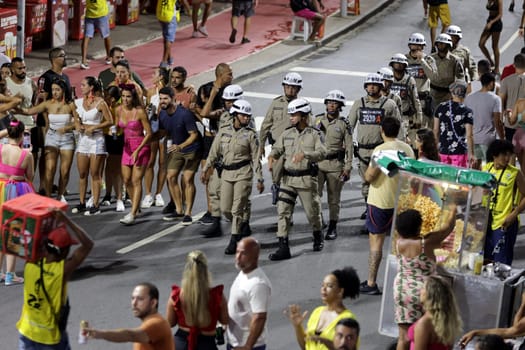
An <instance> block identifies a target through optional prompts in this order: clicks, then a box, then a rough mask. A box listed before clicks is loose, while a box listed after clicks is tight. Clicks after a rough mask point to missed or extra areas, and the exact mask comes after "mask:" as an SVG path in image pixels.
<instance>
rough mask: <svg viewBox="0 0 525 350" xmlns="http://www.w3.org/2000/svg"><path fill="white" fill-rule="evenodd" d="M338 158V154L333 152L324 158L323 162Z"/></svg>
mask: <svg viewBox="0 0 525 350" xmlns="http://www.w3.org/2000/svg"><path fill="white" fill-rule="evenodd" d="M338 157H339V152H335V153H332V154H328V155H327V156H326V157H324V159H325V160H332V159H337V158H338Z"/></svg>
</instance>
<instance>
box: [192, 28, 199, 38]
mask: <svg viewBox="0 0 525 350" xmlns="http://www.w3.org/2000/svg"><path fill="white" fill-rule="evenodd" d="M191 37H192V38H200V35H199V31H197V30H195V31H194V32H193V34H191Z"/></svg>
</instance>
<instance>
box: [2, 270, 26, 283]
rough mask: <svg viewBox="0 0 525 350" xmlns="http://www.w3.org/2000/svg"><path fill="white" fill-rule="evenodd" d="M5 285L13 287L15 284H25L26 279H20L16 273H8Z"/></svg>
mask: <svg viewBox="0 0 525 350" xmlns="http://www.w3.org/2000/svg"><path fill="white" fill-rule="evenodd" d="M4 283H5V285H6V286H12V285H15V284H20V283H24V279H23V278H22V277H18V276H17V275H16V273H14V272H6V274H5V282H4Z"/></svg>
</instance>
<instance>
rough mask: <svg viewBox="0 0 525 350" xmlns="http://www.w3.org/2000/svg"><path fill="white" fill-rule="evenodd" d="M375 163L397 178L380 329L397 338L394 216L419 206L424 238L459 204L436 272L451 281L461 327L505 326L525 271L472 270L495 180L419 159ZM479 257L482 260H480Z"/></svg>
mask: <svg viewBox="0 0 525 350" xmlns="http://www.w3.org/2000/svg"><path fill="white" fill-rule="evenodd" d="M374 161H375V162H376V163H377V164H378V165H379V166H380V168H381V169H382V170H383V171H384V172H385V173H386V174H387V175H388V176H398V177H399V186H398V193H397V198H396V208H395V213H394V222H393V225H392V230H391V235H390V248H389V251H388V256H387V258H386V273H385V281H384V287H383V289H384V290H383V295H382V301H381V313H380V319H379V333H381V334H383V335H387V336H392V337H397V336H398V326H397V324H396V323H395V320H394V298H393V285H394V278H395V276H396V274H397V270H398V266H397V264H398V262H397V257H396V252H395V247H396V240H397V233H396V230H395V225H396V222H395V218H396V217H397V215H398V214H399V213H401V212H403V211H405V210H407V209H417V210H419V211H420V213H421V215H422V218H423V225H422V228H421V234H422V235H423V236H424V235H425V234H428V233H429V232H431V231H433V230H435V229H437V228H438V227H440V226H441V224H442V222H441V220H442V219H443V217H444V216H443V215H441V213H442V211H443V210H447V209H448V208H450V204H451V203H455V204H456V205H457V215H456V225H455V228H454V230H453V231H452V233H451V234H450V235H449V236H448V237H447V238H446V239H445V240H444V242H443V244H442V247H441V249H436V250H435V254H436V260H437V261H438V273H439V274H440V275H442V276H445V277H447V278H449V279H450V281H451V285H452V288H453V290H454V294H455V296H456V299H457V302H458V306H459V309H460V313H461V317H462V319H463V323H464V326H463V327H464V330H465V331H468V330H471V329H475V328H492V327H507V326H508V325H509V324H510V323H511V322H512V316H513V314H514V313H515V311H516V310H517V308H518V306H519V305H520V302H521V292H522V289H523V281H524V280H525V278H524V277H522V276H523V275H524V274H525V270H517V269H513V270H511V271H510V273H509V274H508V276H505V277H502V278H499V277H498V276H496V275H495V274H494V273H493V270H492V268H491V269H488V268H487V267H484V268H483V269H475V262H476V260H478V261H479V259H480V258H481V259H482V256H483V247H484V242H485V233H486V227H487V221H488V215H489V207H488V198H490V195H491V193H492V189H493V188H494V187H495V184H496V181H495V179H494V177H493V176H492V175H491V174H488V173H484V172H480V171H475V170H470V169H463V168H456V167H452V166H448V165H444V164H442V163H436V162H427V161H425V162H421V161H416V160H414V159H407V158H404V157H403V156H402V155H400V154H396V153H392V152H384V153H383V154H380V155H378V156H377V157H375V159H374ZM481 261H482V260H481Z"/></svg>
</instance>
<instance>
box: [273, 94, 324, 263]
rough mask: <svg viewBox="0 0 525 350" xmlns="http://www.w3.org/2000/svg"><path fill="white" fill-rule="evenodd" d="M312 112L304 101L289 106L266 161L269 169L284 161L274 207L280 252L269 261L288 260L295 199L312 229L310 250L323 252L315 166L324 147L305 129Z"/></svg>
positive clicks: (318, 137)
mask: <svg viewBox="0 0 525 350" xmlns="http://www.w3.org/2000/svg"><path fill="white" fill-rule="evenodd" d="M311 111H312V107H311V106H310V103H309V102H308V101H307V100H305V99H304V98H298V99H295V100H293V101H291V102H290V103H289V104H288V113H289V114H290V116H289V119H290V124H291V126H290V127H288V128H287V129H286V130H285V131H284V132H283V133H282V134H281V136H280V137H279V138H278V139H277V141H276V142H275V144H274V145H273V148H272V152H271V153H270V156H269V157H268V158H269V159H268V160H269V162H268V164H269V165H270V166H271V165H272V164H274V163H275V162H273V160H277V159H280V158H284V159H283V161H284V166H283V169H282V182H281V187H280V189H279V201H278V203H277V212H278V216H279V222H278V225H277V237H278V239H279V248H277V251H276V252H275V253H272V254H270V256H269V259H270V260H285V259H290V257H291V254H290V247H289V245H288V231H289V229H290V220H291V218H292V214H293V210H294V207H295V200H296V198H297V196H299V198H300V199H301V203H302V206H303V208H304V211H305V213H306V217H307V218H308V222H309V223H310V225H312V227H313V236H314V245H313V250H314V251H321V250H322V249H323V245H324V243H323V235H322V232H321V228H322V227H321V226H322V224H321V211H320V207H321V205H320V202H321V201H320V199H319V194H318V192H317V191H318V188H317V175H318V167H317V163H318V162H320V161H321V160H323V159H324V157H325V155H326V147H325V145H324V143H323V141H322V140H321V135H320V134H319V131H318V130H316V129H315V128H313V127H310V126H308V122H309V118H310V112H311ZM270 160H272V161H270Z"/></svg>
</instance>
